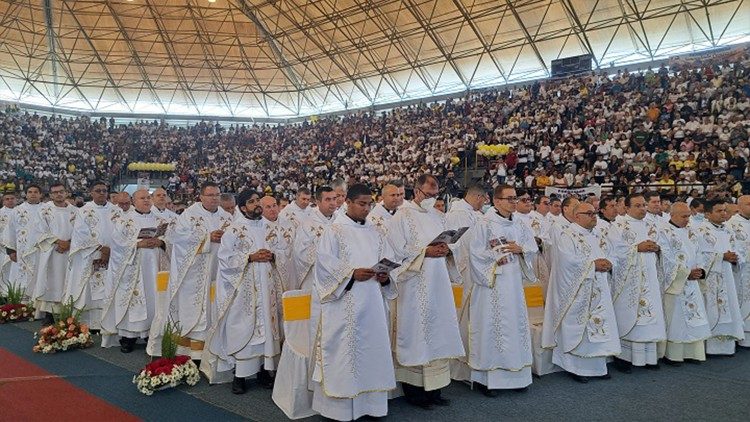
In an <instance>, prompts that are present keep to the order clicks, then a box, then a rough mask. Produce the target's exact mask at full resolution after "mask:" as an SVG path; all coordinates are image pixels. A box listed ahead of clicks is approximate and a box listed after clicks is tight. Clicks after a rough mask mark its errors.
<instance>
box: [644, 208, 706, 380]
mask: <svg viewBox="0 0 750 422" xmlns="http://www.w3.org/2000/svg"><path fill="white" fill-rule="evenodd" d="M689 219H690V208H689V207H688V205H687V204H686V203H684V202H675V204H674V205H673V206H672V212H671V215H670V221H669V224H666V225H664V227H663V228H662V229H661V230H660V231H659V238H658V241H657V243H658V244H659V247H660V248H661V254H660V255H661V259H660V260H659V270H660V271H661V277H662V283H663V285H662V290H663V292H664V316H665V317H666V325H667V341H666V342H661V343H659V357H664V358H665V360H664V362H665V363H667V364H671V365H675V366H679V365H680V362H683V361H684V360H685V359H692V360H696V361H704V360H706V351H705V346H704V340H706V339H708V338H709V337H710V336H711V329H710V328H709V326H708V319H707V317H706V305H705V304H704V302H703V296H702V295H701V290H700V286H699V284H698V280H699V279H701V278H703V277H704V273H705V271H704V270H703V269H702V268H700V267H699V266H698V261H697V259H696V258H697V255H696V253H697V248H696V241H697V239H696V237H695V234H694V233H693V232H692V231H691V230H690V229H689V228H688V227H687V225H688V222H689Z"/></svg>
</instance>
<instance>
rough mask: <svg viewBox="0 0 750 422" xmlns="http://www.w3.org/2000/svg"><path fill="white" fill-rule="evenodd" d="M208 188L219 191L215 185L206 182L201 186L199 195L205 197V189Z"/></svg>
mask: <svg viewBox="0 0 750 422" xmlns="http://www.w3.org/2000/svg"><path fill="white" fill-rule="evenodd" d="M208 188H216V189H219V190H221V188H219V185H218V184H216V183H214V182H206V183H204V184H202V185H201V195H205V194H206V189H208Z"/></svg>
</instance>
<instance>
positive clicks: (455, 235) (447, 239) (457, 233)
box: [430, 227, 469, 245]
mask: <svg viewBox="0 0 750 422" xmlns="http://www.w3.org/2000/svg"><path fill="white" fill-rule="evenodd" d="M468 230H469V228H468V227H461V228H460V229H457V230H446V231H444V232H442V233H440V234H439V235H438V236H437V237H436V238H435V239H434V240H433V241H432V242H430V245H435V244H438V243H445V244H448V245H450V244H453V243H456V242H458V239H460V238H461V236H463V235H464V233H466V232H467V231H468Z"/></svg>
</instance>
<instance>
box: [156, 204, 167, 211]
mask: <svg viewBox="0 0 750 422" xmlns="http://www.w3.org/2000/svg"><path fill="white" fill-rule="evenodd" d="M154 208H156V211H159V212H164V211H166V210H167V207H164V208H163V209H162V208H159V207H157V206H156V205H154Z"/></svg>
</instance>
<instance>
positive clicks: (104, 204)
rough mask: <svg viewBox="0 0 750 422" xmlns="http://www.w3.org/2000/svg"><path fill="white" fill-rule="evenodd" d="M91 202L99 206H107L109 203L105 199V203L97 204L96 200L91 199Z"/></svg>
mask: <svg viewBox="0 0 750 422" xmlns="http://www.w3.org/2000/svg"><path fill="white" fill-rule="evenodd" d="M91 202H93V203H94V205H96V206H97V207H106V206H107V204H108V202H107V201H104V203H103V204H97V203H96V202H94V201H91Z"/></svg>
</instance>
